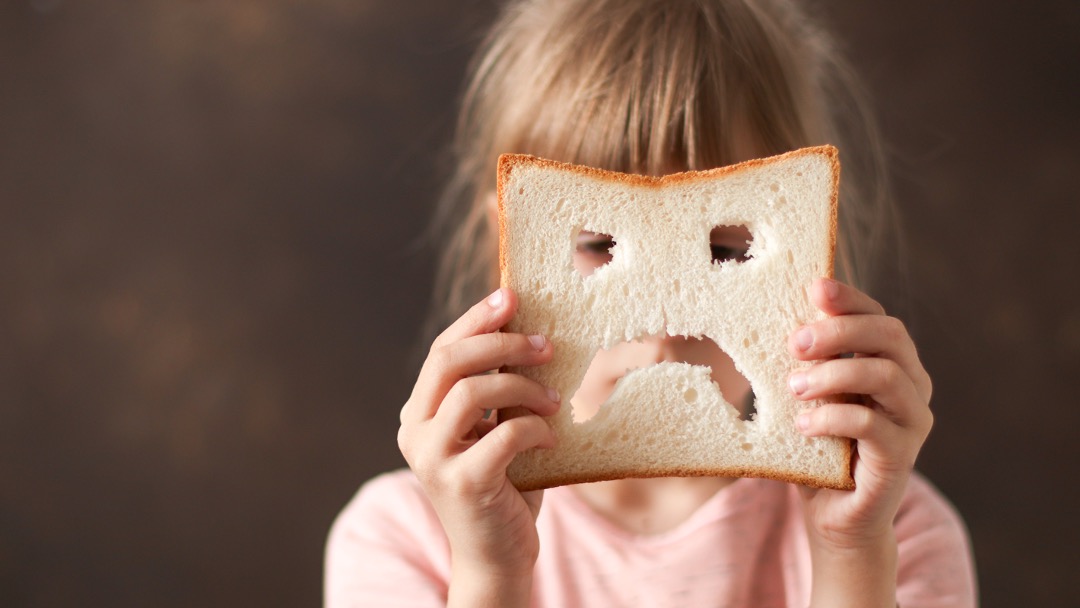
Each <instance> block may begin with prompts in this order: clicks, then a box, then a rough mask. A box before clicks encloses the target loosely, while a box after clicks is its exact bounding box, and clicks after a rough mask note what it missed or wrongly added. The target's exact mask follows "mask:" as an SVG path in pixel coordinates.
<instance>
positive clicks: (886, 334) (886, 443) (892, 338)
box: [788, 279, 933, 606]
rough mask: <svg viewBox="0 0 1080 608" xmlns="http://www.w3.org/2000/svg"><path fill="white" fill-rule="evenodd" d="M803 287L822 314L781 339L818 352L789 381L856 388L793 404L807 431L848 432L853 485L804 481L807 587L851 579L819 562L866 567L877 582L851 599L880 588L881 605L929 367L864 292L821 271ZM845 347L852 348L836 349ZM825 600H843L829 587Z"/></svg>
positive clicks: (801, 391) (823, 388) (826, 389)
mask: <svg viewBox="0 0 1080 608" xmlns="http://www.w3.org/2000/svg"><path fill="white" fill-rule="evenodd" d="M810 296H811V300H812V301H813V303H814V305H815V306H817V307H818V308H819V309H821V310H822V311H824V312H825V313H826V314H827V315H828V318H827V319H824V320H822V321H818V322H816V323H812V324H809V325H807V326H804V327H801V328H799V329H798V330H796V331H795V332H794V333H793V334H792V335H791V336H790V338H789V342H788V348H789V349H790V351H791V352H792V353H793V354H794V355H795V356H796V357H797V358H799V359H802V360H807V361H817V363H815V364H814V365H813V366H811V367H810V368H808V369H806V370H802V371H799V372H796V373H794V374H792V376H791V378H790V386H791V389H792V391H793V392H794V393H795V394H796V395H797V396H798V398H799V399H804V400H806V399H820V398H826V399H828V398H829V397H830V396H832V395H840V394H855V395H859V396H861V397H862V401H861V402H860V403H827V404H826V405H823V406H821V407H819V408H815V409H812V410H808V411H805V412H802V413H800V415H799V417H798V418H797V422H796V424H797V425H798V427H799V429H800V431H801V432H802V433H803V434H805V435H807V436H820V435H832V436H837V437H849V438H851V439H854V440H855V442H856V447H855V455H854V458H853V460H852V467H853V475H854V477H855V490H854V491H850V492H849V491H838V490H811V489H804V490H803V498H804V511H805V515H806V521H807V532H808V535H809V540H810V544H811V552H812V554H813V555H812V557H813V559H814V560H815V563H814V570H815V572H814V579H815V596H816V595H817V591H818V587H821V588H824V587H829V588H830V589H837V588H839V587H840V586H843V585H846V588H847V589H848V590H851V589H852V588H853V587H852V582H853V580H852V577H853V575H855V574H856V573H854V572H850V571H849V572H845V573H837V572H833V573H828V574H826V573H824V572H819V565H821V566H822V568H827V567H828V565H829V564H832V565H836V564H840V563H844V564H846V566H845V567H847V566H853V567H854V569H855V570H861V571H863V573H864V574H866V575H867V576H866V577H864V581H863V582H865V583H866V587H867V589H869V588H876V591H875V592H872V593H871V592H868V595H865V596H863V599H862V600H858V601H856V602H854V603H853V604H852V605H863V606H869V605H874V604H872V603H870V602H869V601H864V600H865V598H868V597H871V596H873V597H875V598H880V599H881V604H882V605H893V602H894V601H895V598H894V597H893V596H892V592H891V591H889V590H888V587H889V586H890V585H891V586H892V587H894V586H895V582H896V581H895V565H896V564H895V554H896V541H895V537H894V536H893V527H892V526H893V519H894V518H895V516H896V512H897V509H898V508H899V506H900V501H901V498H902V497H903V494H904V490H905V487H906V485H907V481H908V478H909V476H910V474H911V470H912V467H914V465H915V458H916V456H918V454H919V450H920V448H921V447H922V445H923V442H924V441H926V436H927V435H928V434H929V432H930V427H931V426H932V424H933V415H932V414H931V413H930V405H929V403H930V394H931V383H930V377H929V376H928V375H927V373H926V370H925V369H923V366H922V364H921V363H920V362H919V357H918V355H917V354H916V352H915V344H914V343H913V342H912V340H911V336H910V335H908V332H907V329H905V327H904V325H903V324H902V323H901V322H900V321H898V320H897V319H895V318H893V317H888V316H886V315H885V311H884V309H883V308H882V307H881V305H880V304H878V303H877V302H876V301H874V300H873V299H871V298H870V297H869V296H867V295H866V294H864V293H862V292H860V291H859V290H857V289H855V288H853V287H850V286H848V285H844V284H842V283H839V282H837V281H833V280H830V279H821V280H818V281H816V282H815V283H814V284H813V286H812V287H811V291H810ZM850 354H853V355H854V356H853V357H848V358H839V357H840V355H850ZM890 564H891V569H892V572H891V573H890V574H889V576H891V579H888V577H885V578H882V579H879V580H870V579H875V578H876V575H875V574H874V573H875V572H878V573H880V572H882V571H884V572H886V573H888V572H889V569H890ZM833 574H835V577H836V580H835V581H833V580H832V579H833V576H832V575H833ZM823 577H824V578H828V579H830V581H831V582H836V583H837V586H832V585H830V584H827V583H826V582H824V581H823ZM845 577H846V578H847V580H846V581H845V580H841V579H843V578H845ZM879 584H880V585H884V586H880V585H879ZM828 602H829V603H830V604H831V605H834V606H840V605H844V604H842V603H841V602H839V601H838V598H837V597H836V596H835V595H833V596H829V599H828ZM860 602H863V603H860ZM875 603H877V602H876V600H875Z"/></svg>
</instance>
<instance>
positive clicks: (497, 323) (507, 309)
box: [431, 287, 517, 350]
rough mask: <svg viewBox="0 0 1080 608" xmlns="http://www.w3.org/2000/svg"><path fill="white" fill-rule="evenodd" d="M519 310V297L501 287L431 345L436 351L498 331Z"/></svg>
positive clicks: (448, 328) (459, 319) (471, 309)
mask: <svg viewBox="0 0 1080 608" xmlns="http://www.w3.org/2000/svg"><path fill="white" fill-rule="evenodd" d="M515 309H517V296H516V295H515V294H514V292H513V291H511V290H509V289H506V288H503V287H500V288H499V289H496V290H495V291H494V292H492V294H491V295H489V296H488V297H486V298H484V300H483V301H481V302H477V303H476V304H474V305H473V307H472V308H470V309H469V310H467V311H466V312H465V314H463V315H461V317H459V318H458V319H457V320H456V321H454V322H453V323H452V324H450V326H449V327H447V328H446V329H445V330H444V331H443V332H442V333H441V334H439V336H438V337H437V338H435V341H434V342H432V344H431V350H436V349H438V348H441V347H443V346H446V345H448V344H452V343H454V342H457V341H458V340H463V339H465V338H468V337H469V336H476V335H479V334H487V333H491V332H494V331H498V330H499V328H500V327H502V326H503V325H506V322H507V321H509V320H510V317H512V316H513V315H514V310H515Z"/></svg>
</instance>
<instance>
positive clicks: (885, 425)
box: [795, 403, 897, 445]
mask: <svg viewBox="0 0 1080 608" xmlns="http://www.w3.org/2000/svg"><path fill="white" fill-rule="evenodd" d="M795 424H796V426H797V427H798V429H799V432H800V433H802V434H803V435H806V436H807V437H825V436H828V437H847V438H850V439H855V440H857V441H859V442H868V443H875V444H878V445H884V444H885V443H886V442H888V441H889V440H890V439H891V437H892V436H893V435H894V434H895V433H896V432H897V428H896V426H894V425H892V424H890V423H889V421H888V420H886V419H885V417H883V416H882V415H880V414H878V413H877V412H875V411H874V410H873V409H871V408H868V407H866V406H864V405H858V404H855V403H827V404H825V405H822V406H820V407H816V408H814V409H811V410H804V411H802V412H800V413H799V415H798V417H797V418H796V419H795ZM860 445H862V444H861V443H860Z"/></svg>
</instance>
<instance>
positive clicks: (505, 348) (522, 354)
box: [402, 333, 553, 421]
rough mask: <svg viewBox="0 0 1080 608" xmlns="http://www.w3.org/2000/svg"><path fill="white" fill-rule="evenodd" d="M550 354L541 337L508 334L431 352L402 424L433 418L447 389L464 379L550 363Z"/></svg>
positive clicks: (466, 340) (479, 337)
mask: <svg viewBox="0 0 1080 608" xmlns="http://www.w3.org/2000/svg"><path fill="white" fill-rule="evenodd" d="M552 353H553V349H552V346H551V343H550V342H549V341H548V340H547V338H545V337H544V336H541V335H532V336H526V335H523V334H507V333H492V334H481V335H477V336H471V337H467V338H464V339H462V340H458V341H457V342H453V343H450V344H448V345H446V346H443V347H440V348H437V349H434V350H432V351H431V353H430V354H429V355H428V358H427V359H426V360H425V361H424V365H423V367H422V368H421V369H420V376H419V377H418V378H417V380H416V385H415V386H414V387H413V394H412V396H410V397H409V402H408V403H407V404H406V407H405V409H403V410H402V421H406V420H416V419H420V420H426V419H429V418H431V417H432V416H434V415H435V412H436V411H437V410H438V409H439V405H440V403H441V402H442V400H443V399H445V398H446V395H447V393H448V392H449V391H450V389H451V388H452V387H453V386H454V385H455V384H457V383H458V382H460V381H461V380H463V379H464V378H468V377H470V376H475V375H477V374H483V373H486V372H489V371H492V370H496V369H499V368H501V367H504V366H507V365H541V364H544V363H547V362H548V361H550V360H551V356H552Z"/></svg>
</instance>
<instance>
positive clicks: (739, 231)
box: [709, 225, 754, 265]
mask: <svg viewBox="0 0 1080 608" xmlns="http://www.w3.org/2000/svg"><path fill="white" fill-rule="evenodd" d="M753 244H754V234H753V233H752V232H750V228H749V227H747V226H745V225H718V226H714V227H713V228H712V230H710V231H709V251H710V252H711V254H712V263H713V264H717V265H726V264H742V263H743V262H746V261H748V260H750V259H752V258H753V257H754V256H753V255H752V253H751V247H752V246H753Z"/></svg>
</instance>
